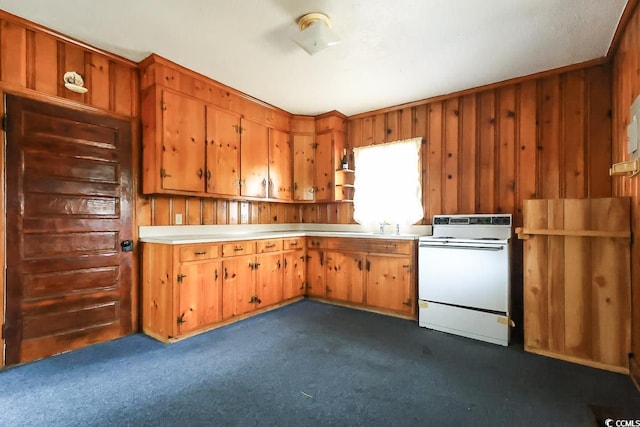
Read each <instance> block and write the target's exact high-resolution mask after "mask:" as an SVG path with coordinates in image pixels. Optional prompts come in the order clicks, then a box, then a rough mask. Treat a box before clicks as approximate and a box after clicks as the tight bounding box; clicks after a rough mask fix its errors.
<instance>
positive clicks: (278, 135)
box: [269, 129, 292, 200]
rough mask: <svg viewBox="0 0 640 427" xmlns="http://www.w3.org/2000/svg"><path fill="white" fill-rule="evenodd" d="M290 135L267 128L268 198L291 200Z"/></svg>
mask: <svg viewBox="0 0 640 427" xmlns="http://www.w3.org/2000/svg"><path fill="white" fill-rule="evenodd" d="M291 187H292V170H291V137H290V135H289V134H288V133H287V132H282V131H279V130H277V129H269V198H272V199H279V200H291Z"/></svg>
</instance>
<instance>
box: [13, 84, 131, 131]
mask: <svg viewBox="0 0 640 427" xmlns="http://www.w3.org/2000/svg"><path fill="white" fill-rule="evenodd" d="M5 93H8V94H14V95H19V96H22V97H25V98H30V99H34V100H36V101H43V102H48V103H50V104H56V105H59V106H61V107H66V108H71V109H73V110H81V111H86V112H88V113H93V114H102V115H104V116H111V117H114V118H117V119H122V120H128V121H132V120H137V117H138V114H135V115H132V116H129V115H125V114H118V113H116V112H113V111H110V110H104V109H101V108H97V107H93V106H91V105H88V104H83V103H80V102H75V101H73V100H70V99H66V98H62V97H59V96H54V95H49V94H46V93H43V92H38V91H37V90H33V89H28V88H25V87H22V86H20V85H16V84H11V83H7V82H3V81H0V95H2V96H4V94H5ZM134 103H136V105H137V100H135V101H134ZM136 108H138V107H136Z"/></svg>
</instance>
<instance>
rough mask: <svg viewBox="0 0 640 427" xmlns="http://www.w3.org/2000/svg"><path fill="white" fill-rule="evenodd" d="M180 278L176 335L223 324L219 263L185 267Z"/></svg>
mask: <svg viewBox="0 0 640 427" xmlns="http://www.w3.org/2000/svg"><path fill="white" fill-rule="evenodd" d="M177 277H179V279H177V283H176V285H175V286H176V290H177V294H178V298H177V301H178V303H177V309H178V312H177V313H175V319H177V328H178V330H177V335H181V334H185V333H187V332H191V331H194V330H197V329H200V328H202V327H203V326H204V325H208V324H211V323H215V322H219V321H220V320H222V286H221V280H220V262H219V261H206V262H188V263H182V264H181V265H180V268H179V272H178V276H177Z"/></svg>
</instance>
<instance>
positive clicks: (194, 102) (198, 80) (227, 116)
mask: <svg viewBox="0 0 640 427" xmlns="http://www.w3.org/2000/svg"><path fill="white" fill-rule="evenodd" d="M140 73H141V90H142V92H141V113H140V115H141V119H142V192H143V193H144V194H181V195H187V196H199V197H207V196H209V197H220V198H229V199H239V198H243V199H244V198H247V199H249V198H251V199H266V198H269V199H272V200H280V201H290V200H291V191H292V168H291V162H292V159H291V142H290V137H289V133H288V132H289V130H290V128H291V115H290V114H289V113H287V112H286V111H283V110H280V109H277V108H275V107H271V106H268V105H266V104H264V103H261V102H259V101H257V100H251V99H250V98H248V97H247V96H246V95H245V94H240V93H239V92H236V91H234V90H233V89H231V88H228V87H226V86H222V85H220V84H219V83H217V82H215V81H213V80H210V79H206V78H204V77H202V76H200V75H196V74H195V73H193V72H192V71H190V70H188V69H185V68H183V67H180V66H179V65H177V64H174V63H171V62H170V61H167V60H166V59H163V58H160V57H158V56H157V55H151V56H150V57H149V58H147V59H145V60H144V61H143V62H142V63H141V65H140ZM270 153H271V154H270Z"/></svg>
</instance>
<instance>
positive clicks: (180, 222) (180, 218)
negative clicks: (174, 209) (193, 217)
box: [175, 214, 182, 225]
mask: <svg viewBox="0 0 640 427" xmlns="http://www.w3.org/2000/svg"><path fill="white" fill-rule="evenodd" d="M175 224H176V225H182V214H176V220H175Z"/></svg>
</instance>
